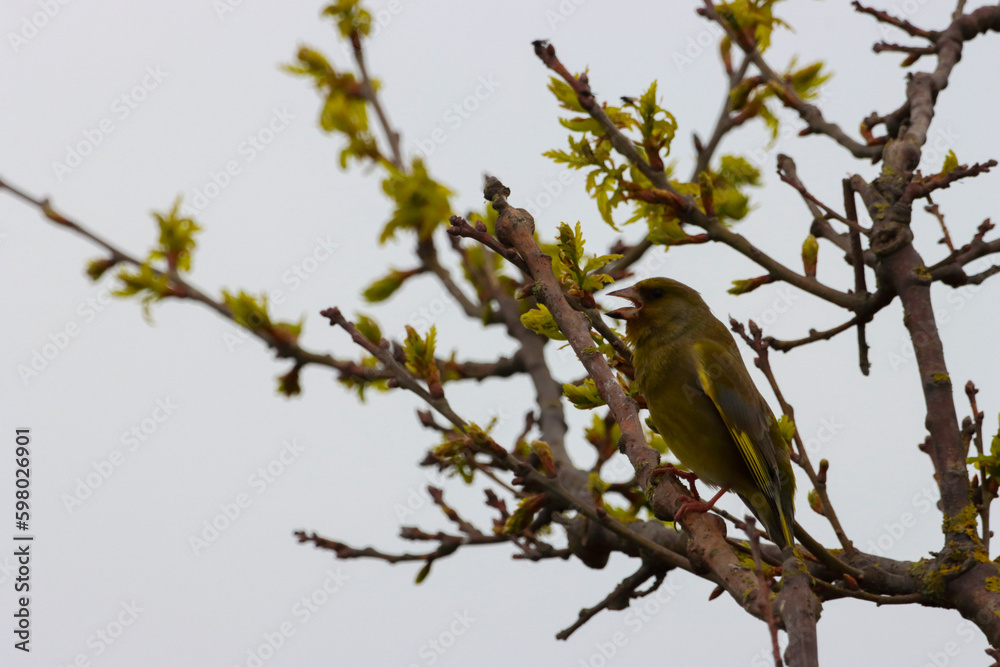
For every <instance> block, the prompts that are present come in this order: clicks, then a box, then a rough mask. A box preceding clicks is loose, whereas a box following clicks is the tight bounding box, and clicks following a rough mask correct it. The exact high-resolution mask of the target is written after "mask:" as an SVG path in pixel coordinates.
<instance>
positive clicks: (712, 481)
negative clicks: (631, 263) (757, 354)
mask: <svg viewBox="0 0 1000 667" xmlns="http://www.w3.org/2000/svg"><path fill="white" fill-rule="evenodd" d="M609 296H616V297H621V298H624V299H628V300H629V301H631V302H632V305H631V306H627V307H624V308H619V309H618V310H614V311H611V312H609V313H608V316H609V317H613V318H616V319H622V320H625V331H626V337H627V340H628V343H629V345H630V346H631V347H632V353H633V357H632V364H633V366H634V368H635V384H636V385H637V387H638V389H639V391H640V392H641V393H642V395H643V397H645V399H646V405H648V406H649V414H650V416H651V417H652V419H653V423H654V424H655V425H656V430H657V431H659V432H660V435H661V436H663V439H664V440H665V441H666V443H667V446H668V447H669V448H670V451H671V452H673V453H674V454H675V455H676V456H677V458H678V459H680V462H681V463H682V464H683V465H684V466H685V467H687V468H688V469H690V470H691V472H693V473H695V474H696V475H697V476H698V478H699V479H701V480H702V481H703V482H705V483H706V484H709V485H710V486H713V487H721V490H720V491H719V493H718V494H717V495H716V496H715V498H713V499H712V500H711V501H710V502H709V503H707V504H705V503H686V506H687V507H685V508H684V510H683V511H688V510H692V509H695V508H697V509H700V510H705V509H708V507H710V506H711V505H712V504H713V503H714V502H715V501H716V500H718V498H719V497H720V496H721V495H722V494H723V493H725V491H727V490H732V491H735V492H736V493H737V495H739V497H740V498H741V499H742V500H743V502H744V503H746V505H747V507H749V508H750V510H751V511H753V513H754V514H755V515H756V516H757V518H758V519H759V520H760V522H761V523H762V524H763V525H764V527H765V528H766V529H767V532H768V534H769V535H770V536H771V539H772V540H774V542H775V543H776V544H777V545H778V546H780V547H782V548H784V547H785V546H788V545H790V544H793V543H794V542H793V537H792V533H793V526H794V522H795V519H794V514H793V512H794V509H793V501H794V495H795V477H794V475H793V473H792V464H791V461H790V460H789V454H788V443H787V442H786V441H785V439H784V437H782V435H781V431H780V429H779V427H778V421H777V420H776V419H775V418H774V414H773V413H772V412H771V409H770V408H769V407H768V405H767V402H766V401H764V398H763V397H762V396H761V395H760V392H759V391H757V387H756V386H754V383H753V380H751V379H750V373H749V372H748V371H747V368H746V366H745V365H744V363H743V358H742V357H741V356H740V353H739V350H738V348H737V347H736V341H735V340H733V336H732V334H731V333H730V332H729V329H727V328H726V326H725V325H724V324H723V323H722V322H720V321H719V320H717V319H716V318H715V316H714V315H712V312H711V311H710V310H709V308H708V305H707V304H706V303H705V302H704V300H702V298H701V295H699V294H698V292H696V291H694V290H693V289H691V288H690V287H688V286H687V285H684V284H681V283H679V282H677V281H676V280H670V279H668V278H649V279H648V280H643V281H641V282H638V283H636V284H635V285H633V286H632V287H628V288H625V289H621V290H618V291H616V292H611V293H610V294H609Z"/></svg>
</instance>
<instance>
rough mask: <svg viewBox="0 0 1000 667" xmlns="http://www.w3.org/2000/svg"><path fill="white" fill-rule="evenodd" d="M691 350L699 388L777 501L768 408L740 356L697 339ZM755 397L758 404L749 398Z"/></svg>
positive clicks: (758, 479) (756, 476)
mask: <svg viewBox="0 0 1000 667" xmlns="http://www.w3.org/2000/svg"><path fill="white" fill-rule="evenodd" d="M694 351H695V361H696V362H697V368H698V376H699V379H700V381H701V386H702V389H703V390H704V391H705V393H706V394H708V397H709V398H711V399H712V402H713V403H714V404H715V407H716V409H717V410H718V411H719V416H721V417H722V421H723V422H724V423H725V425H726V429H727V430H728V431H729V433H730V435H732V437H733V441H734V442H736V444H737V446H738V448H739V450H740V454H741V455H742V456H743V460H744V461H745V462H746V464H747V467H748V468H749V469H750V472H751V473H752V474H753V477H754V479H755V480H756V482H757V486H758V487H759V488H760V489H761V490H762V491H764V493H766V494H767V496H768V497H769V498H770V499H771V500H773V501H774V502H775V503H776V504H780V502H781V501H780V498H779V496H780V489H779V485H778V480H777V469H778V462H777V456H776V454H775V451H774V444H773V443H772V442H771V433H770V430H771V425H770V423H769V421H768V418H769V417H770V416H771V411H770V410H769V409H768V408H767V406H766V403H764V400H763V398H760V394H758V392H757V388H756V387H755V386H754V384H753V380H751V379H750V374H749V373H747V370H746V366H744V365H743V360H742V359H740V358H739V357H738V356H734V355H735V354H736V353H735V352H731V351H729V350H727V349H726V348H725V347H723V346H722V345H720V344H718V343H715V342H713V341H702V342H699V343H696V344H695V346H694ZM748 398H749V400H748ZM755 399H756V400H757V401H759V403H758V404H755V403H753V402H750V401H753V400H755ZM761 408H764V409H761Z"/></svg>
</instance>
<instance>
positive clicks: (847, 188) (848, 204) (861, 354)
mask: <svg viewBox="0 0 1000 667" xmlns="http://www.w3.org/2000/svg"><path fill="white" fill-rule="evenodd" d="M842 183H843V188H844V212H845V213H847V218H848V219H849V220H851V221H852V222H853V223H854V224H853V225H852V226H851V230H850V235H851V257H853V258H854V261H853V262H852V263H853V265H854V293H855V294H858V295H860V296H861V297H862V298H863V299H865V300H866V301H867V300H868V298H869V297H870V295H869V294H868V287H867V285H866V283H865V262H864V251H863V250H862V248H861V234H860V233H859V230H858V209H857V206H856V205H855V202H854V188H853V187H852V186H851V179H849V178H845V179H844V180H843V182H842ZM869 319H871V318H870V317H869V318H867V319H865V318H862V317H860V315H859V317H858V365H859V366H860V367H861V374H862V375H868V372H869V371H870V370H871V362H870V361H869V360H868V340H867V339H866V338H865V323H866V322H867V321H868V320H869Z"/></svg>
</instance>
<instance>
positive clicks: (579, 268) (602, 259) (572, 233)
mask: <svg viewBox="0 0 1000 667" xmlns="http://www.w3.org/2000/svg"><path fill="white" fill-rule="evenodd" d="M584 244H585V241H584V239H583V231H582V230H581V229H580V223H579V222H577V223H576V226H575V227H570V226H569V225H567V224H566V223H565V222H563V223H561V224H560V225H559V241H558V243H557V244H556V247H557V248H558V255H557V257H556V260H557V261H555V262H553V266H552V270H553V271H554V272H555V274H556V278H558V279H559V282H561V283H562V284H563V285H564V286H565V287H566V288H567V290H568V291H569V292H570V294H574V295H575V296H578V297H579V296H583V295H584V294H593V293H594V292H596V291H598V290H600V289H603V288H604V286H605V285H609V284H611V283H613V282H614V279H613V278H612V277H611V276H609V275H608V274H606V273H600V272H598V269H600V268H602V267H604V266H606V265H607V264H609V263H611V262H613V261H615V260H616V259H620V258H621V255H591V256H590V257H589V258H588V257H586V256H585V254H584V251H583V246H584Z"/></svg>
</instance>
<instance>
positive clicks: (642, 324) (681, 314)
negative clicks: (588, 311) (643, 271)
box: [607, 278, 710, 343]
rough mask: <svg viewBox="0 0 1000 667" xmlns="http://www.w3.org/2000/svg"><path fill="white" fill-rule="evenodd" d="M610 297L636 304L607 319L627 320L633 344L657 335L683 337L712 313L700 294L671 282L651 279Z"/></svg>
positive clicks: (611, 312) (608, 314) (626, 325)
mask: <svg viewBox="0 0 1000 667" xmlns="http://www.w3.org/2000/svg"><path fill="white" fill-rule="evenodd" d="M608 296H616V297H619V298H622V299H628V300H629V301H631V302H632V305H631V306H625V307H623V308H618V309H617V310H612V311H610V312H609V313H607V316H608V317H613V318H615V319H618V320H625V328H626V331H627V332H628V337H629V339H630V340H631V341H632V342H633V343H636V342H638V339H640V338H644V337H645V336H646V335H648V334H650V333H652V332H654V331H655V332H663V333H664V334H665V333H667V332H673V333H679V332H680V331H682V330H683V329H685V328H687V325H689V324H691V323H692V322H694V321H696V316H697V315H698V314H699V313H707V312H710V311H709V309H708V306H707V305H706V304H705V302H704V301H703V300H702V298H701V295H699V294H698V292H696V291H694V290H693V289H691V288H690V287H688V286H687V285H685V284H683V283H679V282H677V281H676V280H671V279H670V278H648V279H646V280H642V281H639V282H637V283H636V284H635V285H632V286H631V287H626V288H625V289H620V290H617V291H614V292H609V293H608Z"/></svg>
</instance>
